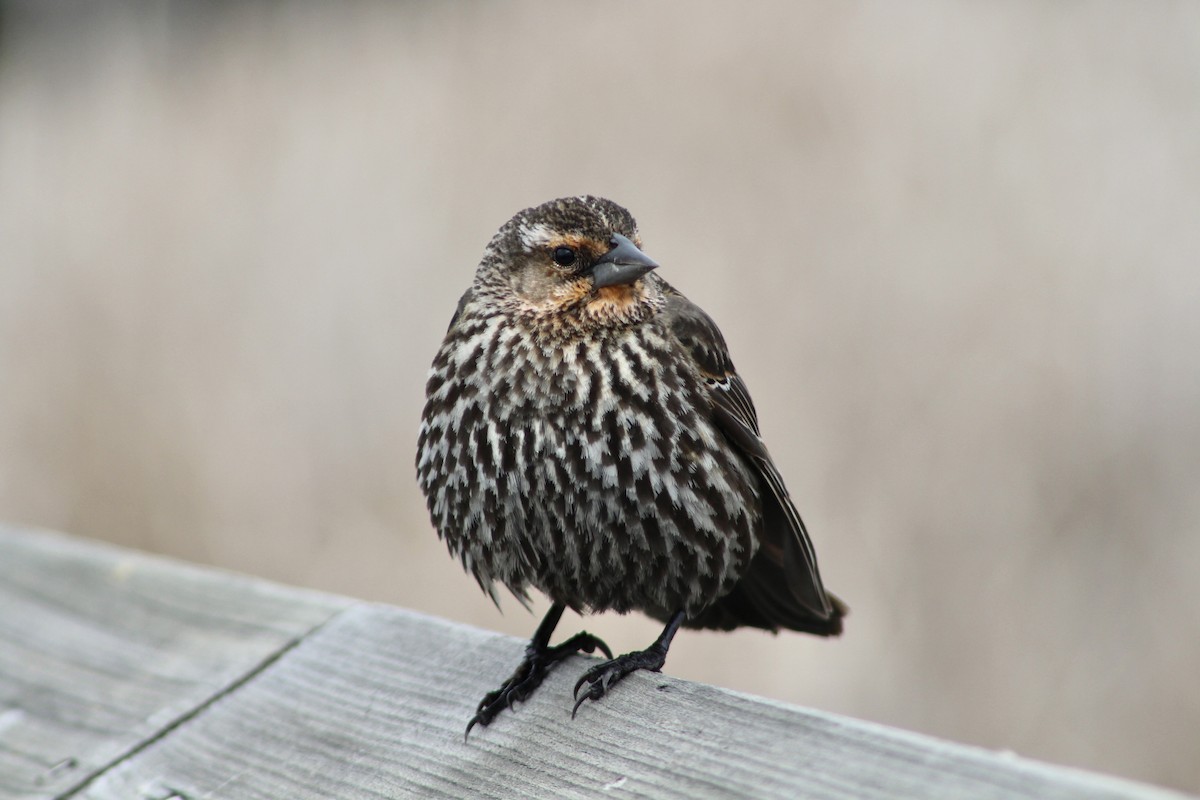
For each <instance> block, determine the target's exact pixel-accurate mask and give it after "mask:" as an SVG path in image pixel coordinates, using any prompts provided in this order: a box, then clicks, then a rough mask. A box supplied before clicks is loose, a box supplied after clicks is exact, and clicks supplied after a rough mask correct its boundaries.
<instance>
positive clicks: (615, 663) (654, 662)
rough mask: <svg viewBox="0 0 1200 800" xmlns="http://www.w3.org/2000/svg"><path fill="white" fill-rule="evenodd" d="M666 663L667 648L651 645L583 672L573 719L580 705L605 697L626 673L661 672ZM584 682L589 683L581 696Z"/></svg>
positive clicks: (576, 695)
mask: <svg viewBox="0 0 1200 800" xmlns="http://www.w3.org/2000/svg"><path fill="white" fill-rule="evenodd" d="M665 663H667V651H666V649H662V648H658V647H655V646H653V645H651V646H650V647H647V648H646V649H645V650H636V651H634V652H632V653H626V654H625V655H623V656H621V657H620V658H614V659H612V660H610V661H605V662H604V663H603V664H597V665H596V666H594V667H592V668H591V669H589V670H588V671H587V672H585V673H583V677H582V678H580V679H579V682H578V683H576V684H575V707H574V708H572V709H571V719H574V718H575V715H576V714H577V713H579V707H580V706H581V705H583V704H584V701H586V700H599V699H600V698H601V697H604V695H605V694H606V693H607V692H608V690H609V689H611V688H612V687H613V686H615V685H616V684H617V682H618V681H620V680H621V679H622V678H624V677H625V676H626V675H629V674H630V673H633V672H637V671H638V670H639V669H648V670H650V671H651V672H660V671H661V670H662V668H663V664H665ZM584 684H587V690H586V691H584V693H583V695H582V696H580V694H579V690H580V689H582V688H583V686H584Z"/></svg>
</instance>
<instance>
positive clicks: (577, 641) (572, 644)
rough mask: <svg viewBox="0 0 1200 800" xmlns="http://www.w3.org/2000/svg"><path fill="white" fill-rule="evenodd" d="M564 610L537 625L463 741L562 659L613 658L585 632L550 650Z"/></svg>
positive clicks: (528, 691)
mask: <svg viewBox="0 0 1200 800" xmlns="http://www.w3.org/2000/svg"><path fill="white" fill-rule="evenodd" d="M565 609H566V606H564V605H563V604H562V603H555V604H554V605H552V606H551V607H550V610H549V611H548V612H547V613H546V616H545V617H544V618H543V619H542V623H541V624H540V625H538V629H537V631H536V632H535V633H534V634H533V639H531V640H530V642H529V644H528V645H527V646H526V647H525V658H524V659H523V660H522V661H521V663H520V665H519V666H518V667H517V669H516V671H515V672H513V674H512V675H510V676H509V678H508V680H506V681H505V682H504V683H502V684H501V685H500V688H499V689H497V690H496V691H494V692H488V693H487V694H486V695H484V698H483V700H482V701H480V703H479V708H478V709H476V711H475V716H473V717H471V721H470V722H469V723H467V731H466V733H464V734H463V738H464V740H465V739H466V737H467V736H469V735H470V734H471V728H474V727H475V725H477V724H478V725H483V726H484V727H487V726H488V724H489V723H490V722H491V721H492V720H493V719H495V718H496V715H497V714H499V713H500V712H501V711H503V710H504V709H506V708H512V706H513V703H516V702H519V701H522V700H525V699H527V698H528V697H529V696H530V695H532V694H533V691H534V689H537V687H539V686H541V685H542V680H544V679H545V677H546V675H547V673H549V672H550V668H551V667H553V666H554V665H555V664H557V663H558V662H559V661H562V660H563V659H564V658H567V657H569V656H572V655H574V654H575V653H578V652H581V651H582V652H584V653H591V652H594V651H596V650H599V651H600V652H602V653H604V655H605V656H606V657H607V658H612V657H613V655H612V651H611V650H609V649H608V645H606V644H605V643H604V642H602V641H600V639H598V638H597V637H595V636H593V635H592V634H590V633H588V632H587V631H583V632H581V633H577V634H575V635H574V636H572V637H571V638H570V639H567V640H566V641H565V642H563V643H562V644H557V645H555V646H554V647H551V646H550V636H551V635H552V634H553V633H554V628H555V626H557V625H558V621H559V619H561V618H562V615H563V611H564V610H565ZM664 652H665V651H664Z"/></svg>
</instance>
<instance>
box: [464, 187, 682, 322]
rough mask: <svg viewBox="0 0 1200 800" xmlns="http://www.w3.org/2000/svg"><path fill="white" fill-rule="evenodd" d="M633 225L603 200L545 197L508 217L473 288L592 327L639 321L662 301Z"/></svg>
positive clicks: (650, 262)
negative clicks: (546, 199) (648, 277)
mask: <svg viewBox="0 0 1200 800" xmlns="http://www.w3.org/2000/svg"><path fill="white" fill-rule="evenodd" d="M657 266H658V264H656V263H655V262H654V261H653V260H652V259H651V258H650V257H649V256H647V255H646V254H645V253H643V252H642V250H641V237H640V236H639V235H638V230H637V223H636V222H635V221H634V219H633V216H632V215H630V213H629V212H628V211H626V210H625V209H624V208H622V207H621V206H619V205H617V204H616V203H614V202H612V201H611V200H605V199H604V198H601V197H591V196H586V195H585V196H581V197H565V198H561V199H559V200H551V201H550V202H548V203H543V204H542V205H540V206H536V207H534V208H527V209H525V210H524V211H522V212H520V213H519V214H517V215H516V216H515V217H513V218H512V219H511V220H509V221H508V222H507V223H506V224H505V225H504V226H503V227H501V228H500V230H499V231H498V232H497V233H496V235H495V236H494V237H493V238H492V241H491V242H490V243H489V244H488V246H487V250H486V251H485V252H484V257H483V261H482V262H481V263H480V265H479V272H478V273H477V275H476V288H477V289H480V290H482V291H483V292H485V293H487V294H489V295H491V296H493V298H494V299H497V300H499V301H501V302H503V303H505V304H506V305H510V306H514V307H519V308H521V309H523V310H525V311H526V312H528V313H531V314H535V315H543V316H546V317H552V318H564V317H571V318H577V319H580V320H583V321H591V322H595V323H597V324H604V323H621V322H629V321H637V320H638V319H642V318H644V317H645V316H646V315H648V314H649V313H653V311H654V310H655V309H656V308H657V307H659V305H660V304H661V291H660V290H659V289H658V287H657V285H654V284H652V283H651V282H648V281H646V280H644V276H645V275H646V273H648V272H650V270H652V269H654V268H655V267H657Z"/></svg>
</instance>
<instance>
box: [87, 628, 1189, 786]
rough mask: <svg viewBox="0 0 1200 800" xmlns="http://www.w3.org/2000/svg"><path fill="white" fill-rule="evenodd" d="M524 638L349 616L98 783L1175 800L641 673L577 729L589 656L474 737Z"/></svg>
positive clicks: (589, 711) (583, 717) (590, 709)
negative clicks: (473, 721) (488, 698)
mask: <svg viewBox="0 0 1200 800" xmlns="http://www.w3.org/2000/svg"><path fill="white" fill-rule="evenodd" d="M522 647H523V643H522V642H519V641H516V640H514V639H511V638H508V637H503V636H499V635H493V634H489V633H485V632H483V631H479V630H475V629H472V628H467V627H464V626H461V625H457V624H452V623H448V622H445V621H441V620H437V619H433V618H429V617H425V616H421V615H418V614H415V613H412V612H407V611H403V610H399V609H395V608H387V607H380V606H357V607H353V608H350V609H349V610H347V611H345V612H343V613H342V614H340V615H339V616H338V617H337V618H336V619H335V620H333V621H332V622H330V623H329V624H328V625H326V626H324V627H323V628H321V629H320V630H318V631H316V632H315V633H314V634H312V635H311V636H309V637H308V638H307V639H306V640H305V641H304V642H303V643H301V644H300V645H299V646H298V647H296V648H295V649H293V650H291V651H289V652H288V653H287V654H286V655H285V656H284V657H282V658H280V659H279V660H278V661H276V662H275V663H273V664H272V665H270V666H269V667H268V668H267V669H265V670H264V671H263V672H262V673H260V674H259V675H257V676H256V677H255V679H254V680H253V681H251V682H249V683H247V684H246V685H244V686H242V687H240V688H239V689H238V690H237V691H235V692H232V693H230V694H229V695H227V696H225V697H223V698H221V699H220V700H219V701H218V702H216V703H214V704H213V705H212V706H210V707H208V708H206V709H205V710H204V711H203V712H202V713H201V714H199V715H197V716H196V717H195V718H193V719H191V720H189V721H188V722H187V723H186V724H184V725H181V726H180V727H179V728H178V729H177V730H175V731H173V732H172V734H171V735H170V736H168V737H164V738H163V739H162V740H160V741H158V742H156V743H154V744H153V745H151V746H150V747H148V748H146V749H145V750H143V751H142V752H140V753H138V754H137V755H136V756H135V757H133V758H132V759H130V760H129V761H127V762H126V763H123V764H121V765H118V766H117V767H115V768H114V769H112V770H111V771H109V772H107V773H106V774H104V775H103V776H102V777H100V778H99V779H98V780H97V781H96V782H95V783H94V784H93V785H92V786H90V787H89V788H88V789H87V791H86V792H85V793H84V796H85V797H86V798H89V800H118V799H119V800H131V799H140V800H151V798H154V799H155V800H161V799H162V798H171V797H174V798H189V799H190V800H200V798H218V797H220V798H262V800H267V799H268V798H292V799H293V800H294V799H296V798H317V797H323V798H328V797H336V798H355V799H357V798H394V797H433V798H438V797H444V798H462V797H487V798H511V797H545V798H583V797H613V798H629V797H654V798H702V797H756V798H795V797H809V798H898V797H921V798H1166V797H1178V796H1179V795H1175V794H1173V793H1170V792H1167V791H1165V790H1159V789H1155V788H1152V787H1146V786H1140V785H1136V784H1133V783H1128V782H1124V781H1120V780H1116V779H1111V778H1106V777H1104V776H1099V775H1093V774H1089V773H1083V772H1075V771H1071V770H1066V769H1061V768H1056V767H1050V766H1047V765H1042V764H1038V763H1035V762H1032V761H1028V760H1024V759H1020V758H1016V757H1011V756H1004V755H999V754H996V753H991V752H987V751H983V750H979V749H974V748H968V747H963V746H959V745H954V744H949V743H946V742H941V741H937V740H934V739H930V738H927V737H923V736H918V735H914V734H909V733H905V732H901V731H896V730H890V729H887V728H885V727H882V726H879V725H873V724H869V723H863V722H859V721H856V720H852V719H846V718H841V717H837V716H834V715H830V714H823V713H819V712H814V711H808V710H804V709H800V708H795V707H791V706H787V705H784V704H781V703H774V702H769V701H766V700H762V699H758V698H754V697H749V696H746V695H741V694H737V693H734V692H729V691H725V690H722V689H718V688H714V687H711V686H705V685H700V684H693V683H687V682H684V681H680V680H675V679H672V678H669V677H665V676H659V675H637V676H634V677H632V678H630V679H628V680H627V681H626V682H625V683H623V684H622V685H621V686H619V687H618V688H617V689H616V690H614V692H613V693H612V694H611V695H610V696H609V697H607V698H605V699H604V701H603V702H601V703H599V704H595V705H589V706H585V707H584V708H583V709H581V711H580V714H579V717H578V719H576V720H574V721H572V719H571V716H570V708H571V704H570V688H571V686H572V685H573V683H574V681H575V679H576V678H577V676H578V675H579V673H580V672H581V670H582V669H583V668H584V666H585V664H586V663H587V662H586V661H585V660H584V659H582V658H575V659H572V660H570V661H568V662H565V663H564V664H563V665H562V666H561V668H560V669H559V670H558V671H556V673H554V674H553V675H552V676H551V678H550V679H549V680H548V681H547V682H546V684H545V685H543V687H542V689H541V690H540V691H539V692H538V693H537V694H536V695H535V697H534V698H533V699H532V700H531V701H530V702H529V703H527V704H524V705H521V706H518V708H517V710H516V711H515V713H506V714H504V715H502V716H501V717H500V718H498V719H497V720H496V722H495V723H493V725H492V726H491V727H489V728H487V729H482V730H481V729H478V728H477V729H476V730H475V731H474V732H473V733H472V735H471V739H470V741H469V742H466V743H464V742H463V727H464V725H465V723H466V720H467V718H468V717H469V716H470V714H471V712H472V710H473V708H474V705H475V703H476V702H477V701H478V700H479V698H480V696H482V695H483V693H484V692H486V691H487V690H489V689H491V688H494V686H495V685H496V684H497V683H498V682H499V681H500V680H501V679H502V678H503V677H504V676H505V675H507V674H508V672H509V671H511V669H512V668H513V666H515V663H516V661H517V659H518V658H519V657H520V654H521V651H522Z"/></svg>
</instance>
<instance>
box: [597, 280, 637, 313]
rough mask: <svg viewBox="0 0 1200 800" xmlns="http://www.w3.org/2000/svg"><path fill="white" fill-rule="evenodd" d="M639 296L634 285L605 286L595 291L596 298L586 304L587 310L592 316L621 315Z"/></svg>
mask: <svg viewBox="0 0 1200 800" xmlns="http://www.w3.org/2000/svg"><path fill="white" fill-rule="evenodd" d="M640 295H641V292H639V291H638V290H637V288H636V283H626V284H622V285H620V286H605V287H603V288H601V289H597V290H596V297H595V299H593V300H591V301H589V302H588V304H587V308H588V311H590V312H592V313H593V314H604V313H609V314H612V313H621V312H622V311H626V310H628V309H630V308H632V307H633V306H634V305H635V304H636V303H637V301H638V299H639V297H640Z"/></svg>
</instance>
